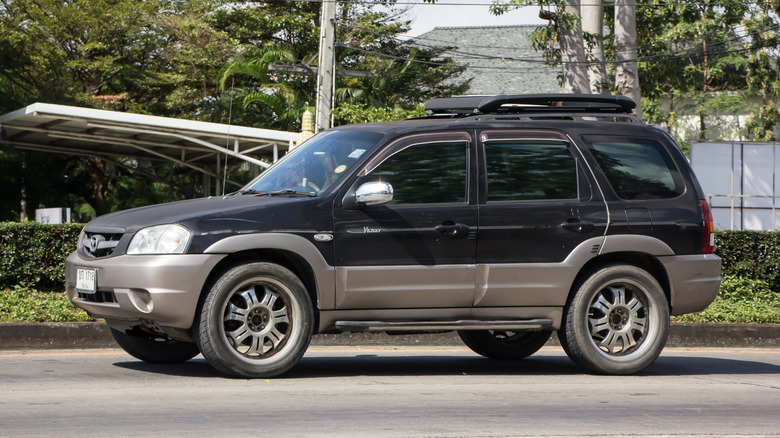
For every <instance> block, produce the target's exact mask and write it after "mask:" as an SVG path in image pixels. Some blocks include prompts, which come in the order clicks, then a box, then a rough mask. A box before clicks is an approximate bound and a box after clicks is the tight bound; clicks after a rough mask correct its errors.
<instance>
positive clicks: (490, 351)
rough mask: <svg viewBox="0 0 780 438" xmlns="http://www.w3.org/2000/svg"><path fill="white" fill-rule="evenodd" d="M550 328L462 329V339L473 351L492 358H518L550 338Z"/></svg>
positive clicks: (538, 347) (459, 333)
mask: <svg viewBox="0 0 780 438" xmlns="http://www.w3.org/2000/svg"><path fill="white" fill-rule="evenodd" d="M551 334H552V332H551V331H548V330H522V331H518V332H511V331H499V330H461V331H458V335H459V336H460V339H461V340H463V343H464V344H466V346H467V347H469V348H470V349H471V351H473V352H475V353H477V354H479V355H482V356H485V357H488V358H490V359H503V360H517V359H523V358H525V357H528V356H530V355H532V354H534V353H536V352H537V351H539V349H540V348H542V347H543V346H544V344H545V343H546V342H547V340H548V339H550V335H551Z"/></svg>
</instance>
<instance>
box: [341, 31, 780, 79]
mask: <svg viewBox="0 0 780 438" xmlns="http://www.w3.org/2000/svg"><path fill="white" fill-rule="evenodd" d="M337 24H339V25H341V26H345V27H349V28H352V29H356V30H359V31H362V32H365V33H368V34H371V35H374V36H380V37H387V38H390V39H393V40H395V41H396V42H399V43H401V44H408V45H413V46H421V47H428V48H433V49H441V48H442V47H437V46H432V45H427V44H423V43H418V42H416V41H414V39H412V40H400V39H398V38H397V37H396V36H394V35H390V34H382V33H378V32H374V31H371V30H369V29H364V28H361V27H358V26H354V25H351V24H348V23H344V22H341V21H337ZM778 29H780V25H774V26H770V27H766V28H762V29H759V30H757V31H755V32H751V33H749V34H745V35H741V36H736V37H735V38H732V39H730V40H723V41H716V42H713V44H724V43H730V42H736V41H740V40H743V39H745V38H748V37H750V36H751V35H756V34H758V33H761V32H767V31H773V30H778ZM450 44H452V45H453V46H457V43H455V42H452V43H450ZM341 46H342V47H346V48H350V49H353V50H359V51H362V52H369V53H372V54H375V55H378V54H379V53H380V52H375V51H373V52H372V51H369V50H367V49H358V48H356V47H352V46H346V45H341ZM771 47H773V46H754V47H746V48H741V49H730V50H726V51H718V52H707V53H706V55H724V54H730V53H743V52H746V51H753V50H759V49H765V48H771ZM447 53H453V54H457V55H460V56H461V57H463V58H466V59H482V60H501V61H502V62H506V61H515V62H527V63H541V64H546V63H548V61H546V60H543V59H539V58H530V59H529V58H516V57H511V56H497V55H488V54H484V53H472V52H464V51H460V50H455V49H449V50H446V51H445V54H447ZM385 55H386V54H385ZM701 55H702V53H701V52H700V50H698V48H695V49H691V50H687V51H681V52H676V53H671V54H657V55H649V56H645V57H637V58H635V59H627V60H622V61H604V63H606V64H617V63H625V62H662V61H670V60H678V59H688V58H690V57H691V56H701ZM386 56H393V57H394V59H399V60H405V61H413V62H414V61H415V60H414V59H410V58H403V57H397V56H394V55H386ZM426 63H429V64H432V65H448V64H446V63H436V62H433V61H426ZM592 63H593V62H589V61H580V62H569V63H568V64H570V65H571V64H592ZM499 68H500V67H499Z"/></svg>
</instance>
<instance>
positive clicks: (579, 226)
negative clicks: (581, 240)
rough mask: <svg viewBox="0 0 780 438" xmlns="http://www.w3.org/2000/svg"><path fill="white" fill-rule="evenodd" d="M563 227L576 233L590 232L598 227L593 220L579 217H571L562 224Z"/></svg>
mask: <svg viewBox="0 0 780 438" xmlns="http://www.w3.org/2000/svg"><path fill="white" fill-rule="evenodd" d="M561 228H563V229H565V230H569V231H573V232H575V233H589V232H591V231H593V230H595V229H596V226H595V225H593V223H592V222H588V221H581V220H579V219H577V218H571V219H569V220H567V221H566V222H564V223H562V224H561Z"/></svg>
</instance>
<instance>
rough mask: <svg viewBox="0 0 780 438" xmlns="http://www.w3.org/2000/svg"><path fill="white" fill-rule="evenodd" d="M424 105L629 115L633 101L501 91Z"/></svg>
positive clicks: (439, 109)
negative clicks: (506, 92) (489, 94)
mask: <svg viewBox="0 0 780 438" xmlns="http://www.w3.org/2000/svg"><path fill="white" fill-rule="evenodd" d="M424 108H425V109H426V110H427V111H431V112H432V113H433V114H461V115H467V114H489V113H498V112H507V113H517V112H542V111H556V112H599V113H601V112H608V113H623V114H631V113H632V110H633V109H634V108H636V103H635V102H634V101H633V100H631V98H629V97H626V96H608V95H604V94H500V95H495V96H453V97H439V98H436V99H431V100H429V101H428V102H426V103H425V106H424Z"/></svg>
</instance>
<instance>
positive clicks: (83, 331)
mask: <svg viewBox="0 0 780 438" xmlns="http://www.w3.org/2000/svg"><path fill="white" fill-rule="evenodd" d="M311 345H316V346H340V345H343V346H350V345H365V346H377V345H383V346H414V345H426V346H462V345H463V343H462V342H461V340H460V338H459V337H458V335H457V333H455V332H448V333H425V334H418V335H388V334H385V333H339V334H324V335H314V337H313V338H312V342H311ZM547 345H560V343H559V342H558V337H557V336H553V337H552V338H551V339H550V341H549V342H548V343H547ZM666 346H667V347H721V348H734V347H737V348H740V347H741V348H777V347H780V325H760V324H672V326H671V330H670V332H669V340H668V341H667V342H666ZM118 347H119V346H118V345H117V344H116V342H114V338H113V337H112V336H111V332H110V330H108V327H107V326H106V325H105V324H104V323H102V322H61V323H8V324H0V350H40V349H70V348H73V349H86V348H118Z"/></svg>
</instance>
